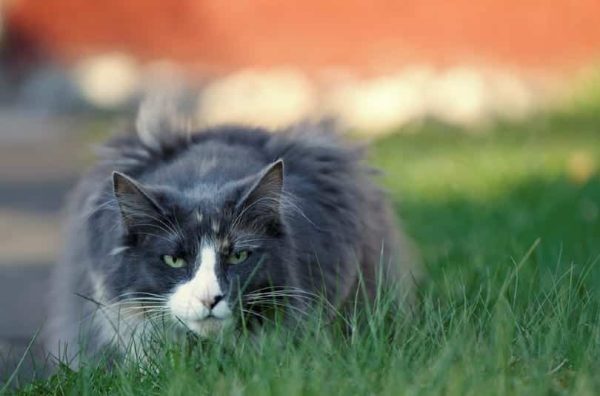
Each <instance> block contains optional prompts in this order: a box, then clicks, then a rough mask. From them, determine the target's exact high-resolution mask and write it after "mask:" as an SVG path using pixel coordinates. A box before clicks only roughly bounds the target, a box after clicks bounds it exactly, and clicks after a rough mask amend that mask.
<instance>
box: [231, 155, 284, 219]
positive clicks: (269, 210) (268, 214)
mask: <svg viewBox="0 0 600 396" xmlns="http://www.w3.org/2000/svg"><path fill="white" fill-rule="evenodd" d="M282 197H283V160H277V161H275V162H273V163H272V164H270V165H269V166H267V167H266V168H265V169H263V170H262V171H261V173H260V175H259V177H258V180H257V181H256V182H255V183H254V184H253V185H252V187H251V188H250V189H249V190H248V192H247V193H246V194H245V195H244V196H243V198H242V199H241V201H240V204H239V205H238V206H239V207H240V209H241V210H242V211H243V213H244V215H243V216H245V217H252V218H263V219H265V220H266V219H268V218H271V219H279V215H280V209H281V200H282Z"/></svg>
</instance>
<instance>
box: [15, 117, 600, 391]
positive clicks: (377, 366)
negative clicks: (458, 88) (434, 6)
mask: <svg viewBox="0 0 600 396" xmlns="http://www.w3.org/2000/svg"><path fill="white" fill-rule="evenodd" d="M596 125H600V119H595V118H593V117H592V118H590V117H589V116H586V117H584V118H577V117H568V116H548V117H540V118H537V119H533V120H529V121H526V122H523V123H520V124H518V125H508V124H497V125H495V126H493V127H492V128H487V130H486V131H485V133H483V134H480V135H467V134H462V133H453V132H452V131H448V130H447V128H444V127H442V126H439V125H434V124H425V125H422V126H419V127H418V128H419V129H420V132H421V133H419V134H410V135H395V136H392V137H388V138H385V139H383V140H381V141H380V142H378V143H377V144H376V146H375V147H374V150H373V152H372V156H371V157H372V161H373V162H374V163H375V164H376V165H379V166H381V167H382V168H383V169H384V170H385V171H386V175H385V176H384V177H383V183H384V185H385V186H387V188H388V189H389V191H390V194H391V195H392V197H393V198H394V200H395V202H397V203H398V212H399V214H400V217H402V218H403V220H404V223H405V224H406V226H407V228H408V229H409V231H410V233H411V234H412V235H413V236H414V238H415V240H416V242H417V244H418V245H419V246H420V248H421V250H422V253H423V256H424V259H425V262H426V266H427V269H428V276H429V278H428V281H427V282H426V283H425V284H424V285H422V286H421V288H420V290H419V294H420V296H419V303H418V309H417V310H416V311H415V312H414V313H413V315H404V314H401V313H399V312H398V311H397V310H394V309H391V308H390V304H389V300H388V299H387V297H386V295H385V293H384V294H383V295H382V296H381V298H379V299H378V302H376V303H375V304H374V305H373V306H371V307H370V309H361V310H359V311H357V312H356V315H355V316H351V317H350V318H349V321H350V323H351V324H352V326H351V328H352V331H348V326H346V325H342V323H340V321H334V322H333V323H330V324H328V325H324V323H323V321H322V320H318V318H307V319H306V320H305V328H304V329H303V331H301V332H290V331H288V330H286V328H285V327H284V326H281V323H280V322H278V321H275V323H272V324H271V325H270V326H268V327H267V328H266V329H265V331H264V332H261V333H260V334H255V333H244V332H242V333H235V334H228V335H224V336H223V337H222V338H219V339H214V340H188V341H185V342H177V343H173V342H168V341H160V340H158V341H157V342H156V343H155V345H154V348H152V349H151V350H150V352H149V353H150V355H151V356H149V358H148V359H147V360H146V363H145V364H143V365H142V364H140V363H134V362H131V361H123V362H120V363H117V364H116V365H114V366H113V367H112V368H108V367H107V365H106V363H105V362H100V363H96V364H89V365H84V366H83V367H82V368H81V369H80V370H79V371H78V372H73V371H70V370H69V369H68V368H66V367H63V368H62V369H60V370H59V371H58V373H57V374H56V375H54V376H53V377H51V378H50V379H48V380H40V381H37V382H35V383H33V384H30V385H27V386H24V387H22V388H20V389H19V390H18V392H19V393H21V394H110V395H113V394H157V395H158V394H160V395H163V394H166V395H169V394H173V395H179V394H200V395H204V394H205V395H221V394H236V395H237V394H244V395H269V394H276V395H281V394H283V395H286V396H293V395H334V394H335V395H337V394H382V395H386V394H387V395H402V394H449V395H469V394H472V395H488V394H490V395H493V394H527V395H530V394H577V395H585V394H589V395H595V394H600V263H599V261H600V213H599V212H600V210H599V208H600V178H599V177H598V173H597V169H598V164H599V163H600V144H599V143H600V128H597V127H596ZM578 167H579V168H582V169H579V168H578ZM583 168H585V169H583Z"/></svg>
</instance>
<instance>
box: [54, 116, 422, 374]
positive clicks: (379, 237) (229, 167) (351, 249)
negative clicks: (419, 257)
mask: <svg viewBox="0 0 600 396" xmlns="http://www.w3.org/2000/svg"><path fill="white" fill-rule="evenodd" d="M153 113H156V114H153ZM140 117H141V119H140V120H139V121H138V123H137V131H135V132H133V133H129V134H125V135H123V136H118V137H115V138H113V139H111V140H110V141H109V142H108V143H106V144H105V145H104V146H103V147H102V158H101V160H100V161H99V162H98V164H97V165H96V166H95V167H94V168H93V169H91V171H90V172H89V173H88V174H87V175H85V176H84V177H83V178H82V180H81V182H80V183H79V185H78V187H77V188H76V190H75V191H74V193H73V194H72V196H71V198H70V203H69V206H68V220H67V228H66V245H65V248H64V253H63V256H62V260H61V261H60V263H59V265H58V266H57V269H56V271H55V273H54V277H53V286H52V287H53V298H52V301H51V310H50V317H51V323H50V326H49V336H48V337H47V346H48V348H50V350H52V351H54V352H55V353H56V354H58V355H60V356H62V357H63V358H69V359H74V360H71V361H72V362H76V361H77V354H79V353H80V352H81V349H82V344H83V343H85V344H86V350H87V353H92V354H93V353H95V352H97V351H99V350H100V349H102V348H103V347H108V346H116V347H118V348H117V349H120V350H122V351H125V350H126V349H127V345H130V344H131V343H132V342H134V341H135V340H136V339H138V338H140V337H142V338H143V332H140V331H139V329H140V328H141V327H143V326H144V324H147V323H149V322H152V320H156V319H158V318H160V320H161V321H165V320H166V321H169V322H170V323H172V324H173V326H171V327H169V329H172V331H173V332H182V331H184V332H185V331H192V332H194V333H197V334H198V335H201V336H205V337H209V336H211V335H213V334H215V333H218V332H219V331H220V330H221V329H223V328H226V327H228V326H235V323H236V318H238V317H239V316H240V312H246V313H248V314H249V315H250V316H254V317H255V318H257V320H258V321H259V322H260V318H262V317H263V315H262V314H261V311H260V308H259V307H260V305H261V304H260V303H268V302H269V301H270V299H279V300H278V301H280V302H279V304H285V305H287V306H289V308H290V309H289V310H287V313H286V315H289V316H292V317H293V316H298V315H301V314H300V313H298V312H310V307H311V303H312V300H313V298H314V297H315V296H321V297H322V298H323V299H324V300H325V301H326V302H327V304H328V305H330V306H332V307H335V308H336V309H340V310H341V309H343V307H344V305H347V304H351V303H352V300H353V299H354V298H355V297H356V296H357V295H359V294H360V295H363V293H360V292H359V288H361V287H364V290H366V291H367V293H366V294H367V295H368V296H370V297H371V298H372V297H373V296H374V293H375V290H376V288H377V287H379V286H381V285H380V284H379V283H378V279H384V280H385V281H387V286H392V287H394V288H395V289H396V290H397V292H398V298H399V299H400V298H403V299H406V298H409V299H410V298H412V296H413V295H414V286H415V285H414V280H415V278H416V277H418V275H419V266H418V265H417V262H416V259H415V258H414V255H413V254H412V251H411V248H410V246H409V245H410V244H409V243H408V241H407V239H406V238H405V237H404V236H403V234H402V233H399V232H397V228H396V226H395V222H394V220H393V219H394V216H393V214H392V211H391V210H390V206H389V205H388V202H387V201H386V199H385V197H384V194H383V193H382V191H381V190H380V189H379V188H377V187H376V186H375V184H374V183H373V181H372V175H373V174H374V172H373V171H372V169H371V168H369V167H367V166H366V165H365V164H364V163H363V161H362V158H361V151H360V150H358V149H356V148H354V147H351V146H349V145H346V144H344V143H342V142H341V141H340V139H339V137H338V136H336V134H335V133H333V132H331V131H328V130H327V128H326V127H323V126H311V125H299V126H297V127H294V128H291V129H289V130H286V131H280V132H278V133H268V132H267V131H264V130H262V129H252V128H247V127H219V128H214V129H207V130H200V131H197V132H195V133H189V131H187V130H183V129H185V128H178V127H177V122H175V121H176V119H175V118H173V117H171V116H169V115H166V116H165V114H160V111H156V110H152V109H151V110H148V109H142V111H141V112H140ZM152 117H156V120H153V121H151V122H148V118H152ZM136 132H137V133H136ZM378 274H380V275H381V274H383V276H378ZM291 308H294V309H291ZM297 319H302V318H297ZM84 340H85V341H84Z"/></svg>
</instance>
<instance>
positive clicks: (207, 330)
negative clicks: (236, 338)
mask: <svg viewBox="0 0 600 396" xmlns="http://www.w3.org/2000/svg"><path fill="white" fill-rule="evenodd" d="M229 323H230V320H228V319H218V318H214V317H210V318H206V319H202V320H193V321H188V322H186V323H185V325H186V326H187V327H188V329H189V330H191V331H192V332H193V333H194V334H196V335H198V336H200V337H212V336H215V335H218V334H221V333H222V332H223V330H224V329H225V328H226V327H227V326H228V325H229Z"/></svg>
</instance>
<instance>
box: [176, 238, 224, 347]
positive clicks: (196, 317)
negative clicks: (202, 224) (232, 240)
mask: <svg viewBox="0 0 600 396" xmlns="http://www.w3.org/2000/svg"><path fill="white" fill-rule="evenodd" d="M216 263H217V253H216V251H215V247H214V246H212V245H209V244H204V245H202V248H201V250H200V267H199V268H198V270H197V271H196V274H195V275H194V277H193V278H192V279H191V280H190V281H188V282H186V283H183V284H181V285H179V286H178V287H177V288H176V289H175V292H174V293H173V294H172V295H171V296H170V297H169V301H168V303H167V305H168V307H169V308H170V310H171V313H172V314H173V316H175V318H176V319H177V320H181V321H182V322H183V323H184V324H185V325H186V326H188V327H189V329H190V330H192V331H194V332H196V333H198V334H201V335H206V334H208V333H212V332H214V331H215V330H217V329H218V328H220V327H221V326H222V324H223V323H222V322H223V321H224V320H225V319H227V318H229V317H230V316H231V310H230V308H229V306H228V305H227V302H226V301H225V299H223V300H221V301H219V303H218V304H217V305H216V306H215V307H214V308H212V310H211V305H212V302H213V301H214V300H215V298H217V297H218V296H221V295H222V294H223V292H222V290H221V287H220V286H219V282H218V280H217V275H216V273H215V266H216Z"/></svg>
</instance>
